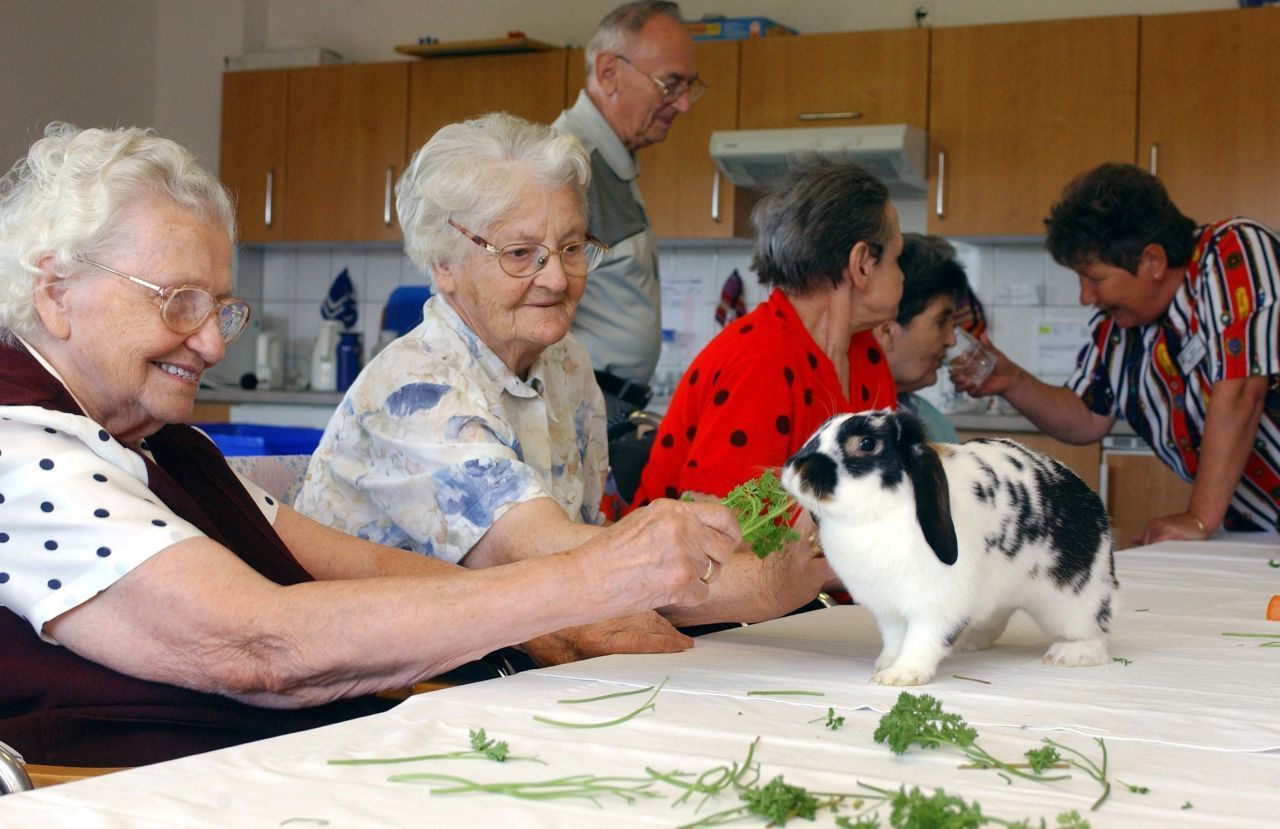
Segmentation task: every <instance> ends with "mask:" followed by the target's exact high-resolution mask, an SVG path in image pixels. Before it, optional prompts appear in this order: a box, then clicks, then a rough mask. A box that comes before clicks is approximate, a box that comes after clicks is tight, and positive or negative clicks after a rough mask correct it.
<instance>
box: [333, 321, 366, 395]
mask: <svg viewBox="0 0 1280 829" xmlns="http://www.w3.org/2000/svg"><path fill="white" fill-rule="evenodd" d="M363 353H364V345H363V343H362V342H361V341H360V332H359V331H343V332H342V336H340V337H339V338H338V391H346V390H347V389H349V388H351V384H352V383H353V382H355V379H356V375H357V374H359V373H360V363H361V359H362V356H363Z"/></svg>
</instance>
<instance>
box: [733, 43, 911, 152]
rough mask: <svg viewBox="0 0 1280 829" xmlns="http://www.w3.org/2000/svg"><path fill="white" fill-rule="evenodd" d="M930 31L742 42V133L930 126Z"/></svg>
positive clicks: (740, 107)
mask: <svg viewBox="0 0 1280 829" xmlns="http://www.w3.org/2000/svg"><path fill="white" fill-rule="evenodd" d="M928 72H929V32H928V30H926V29H898V30H893V31H872V32H841V33H837V34H821V35H797V36H793V37H766V38H760V39H756V40H745V41H743V42H742V71H741V79H742V87H741V92H740V94H739V98H738V99H739V112H738V127H739V129H744V130H746V129H773V128H781V127H805V126H837V125H840V126H843V125H857V124H911V125H912V126H915V127H919V128H920V129H925V128H926V127H927V126H928V94H929V88H928V84H929V79H928Z"/></svg>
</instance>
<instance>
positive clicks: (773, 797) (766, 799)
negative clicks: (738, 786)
mask: <svg viewBox="0 0 1280 829" xmlns="http://www.w3.org/2000/svg"><path fill="white" fill-rule="evenodd" d="M741 797H742V800H743V802H745V803H746V804H747V812H748V813H749V814H753V815H759V816H760V817H763V818H767V819H768V821H769V823H770V824H771V825H772V824H777V825H779V826H781V825H782V824H784V823H786V822H787V819H788V818H793V817H802V818H804V819H806V820H813V818H814V816H816V815H817V814H818V798H816V797H814V796H813V795H811V794H809V792H807V791H805V790H804V789H802V788H801V787H799V786H791V785H788V784H787V783H785V782H783V780H782V775H778V776H777V777H775V778H773V779H772V780H770V781H769V782H768V783H766V784H765V785H764V786H762V787H760V788H751V789H745V790H744V791H743V792H742V795H741Z"/></svg>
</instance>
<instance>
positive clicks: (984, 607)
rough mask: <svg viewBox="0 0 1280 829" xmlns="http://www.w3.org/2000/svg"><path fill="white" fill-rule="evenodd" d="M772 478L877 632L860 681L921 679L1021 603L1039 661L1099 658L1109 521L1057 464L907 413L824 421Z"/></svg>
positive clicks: (1107, 619) (1108, 594) (1108, 612)
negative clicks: (810, 524) (925, 424)
mask: <svg viewBox="0 0 1280 829" xmlns="http://www.w3.org/2000/svg"><path fill="white" fill-rule="evenodd" d="M782 483H783V485H784V486H785V487H786V488H787V490H788V491H789V492H790V493H791V494H793V495H794V496H795V497H796V499H797V500H798V501H799V502H800V504H801V505H802V506H804V507H805V508H807V509H808V510H809V511H810V512H811V513H812V514H813V518H814V520H815V521H816V522H817V523H818V526H819V533H820V537H821V539H822V547H823V550H824V551H825V552H826V555H827V557H828V558H829V559H830V562H831V566H832V568H834V569H835V571H836V573H837V574H838V575H839V576H840V578H841V579H843V580H844V584H845V587H846V588H847V589H848V590H849V592H850V594H851V595H852V596H853V598H854V600H855V601H857V602H858V603H859V604H861V605H863V606H865V607H866V608H867V610H868V611H870V613H871V614H872V616H874V617H875V621H876V624H877V626H878V627H879V628H880V635H881V638H882V639H883V640H884V649H883V650H882V651H881V653H880V657H879V658H878V659H877V660H876V663H875V672H874V673H873V674H872V676H871V681H872V682H877V683H880V684H882V685H922V684H925V683H927V682H929V680H931V679H932V678H933V675H934V672H935V671H936V670H937V667H938V663H939V661H941V660H942V658H943V657H944V656H946V655H947V654H948V653H949V652H950V651H951V649H952V648H953V647H958V648H961V649H965V650H977V649H981V648H985V647H987V646H989V645H990V644H991V643H992V642H994V641H995V640H996V639H997V638H998V637H999V636H1000V634H1001V633H1003V632H1004V629H1005V625H1006V624H1007V623H1008V620H1009V616H1010V614H1012V613H1013V611H1015V610H1018V609H1022V610H1024V611H1026V612H1027V613H1029V614H1030V615H1031V616H1032V617H1033V618H1034V619H1035V620H1036V622H1037V623H1039V625H1040V627H1041V629H1043V630H1044V632H1045V633H1046V634H1048V635H1049V636H1050V637H1052V638H1053V640H1054V644H1053V645H1052V646H1051V647H1050V648H1049V650H1048V652H1047V653H1046V654H1045V655H1044V661H1045V662H1046V663H1048V664H1052V665H1064V666H1079V665H1099V664H1102V663H1104V662H1107V661H1108V659H1109V654H1108V639H1109V631H1110V625H1111V618H1112V615H1113V613H1114V612H1115V609H1116V608H1115V601H1116V590H1117V588H1118V587H1119V585H1118V583H1117V582H1116V578H1115V562H1114V558H1113V545H1112V538H1111V526H1110V522H1109V520H1108V518H1107V513H1106V510H1105V509H1104V508H1103V505H1102V502H1101V500H1100V499H1099V498H1098V496H1097V495H1096V494H1095V493H1094V492H1093V491H1092V490H1090V489H1089V488H1088V487H1087V486H1085V484H1084V482H1083V481H1081V480H1080V479H1079V478H1078V477H1076V476H1075V474H1073V473H1072V472H1071V471H1070V470H1069V469H1067V468H1066V467H1064V466H1063V465H1062V464H1060V463H1058V462H1057V461H1055V460H1053V459H1052V458H1049V457H1046V456H1045V455H1042V454H1040V453H1038V452H1033V451H1032V450H1030V449H1028V448H1026V447H1025V446H1022V445H1021V444H1019V443H1015V442H1013V441H1010V440H999V439H993V440H986V439H983V440H971V441H968V442H966V443H963V444H930V443H928V442H927V441H926V439H925V436H924V430H923V428H922V426H921V424H920V421H918V420H917V419H916V418H915V417H914V416H912V415H910V414H907V413H900V412H892V411H889V410H881V411H875V412H864V413H860V414H854V415H839V416H836V417H833V418H831V419H830V420H828V421H827V422H826V423H825V424H824V425H823V426H822V427H821V428H820V429H819V430H818V431H817V432H815V433H814V435H813V437H812V438H810V439H809V441H808V443H806V444H805V446H804V447H803V448H802V449H801V450H800V451H799V452H797V453H796V454H795V455H794V456H793V457H792V458H791V459H790V460H789V461H787V464H786V467H785V468H784V470H783V474H782Z"/></svg>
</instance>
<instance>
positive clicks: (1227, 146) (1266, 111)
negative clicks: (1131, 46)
mask: <svg viewBox="0 0 1280 829" xmlns="http://www.w3.org/2000/svg"><path fill="white" fill-rule="evenodd" d="M1278 46H1280V8H1275V7H1272V8H1257V9H1232V10H1226V11H1213V12H1200V13H1194V14H1169V15H1160V16H1153V17H1144V18H1142V49H1141V54H1142V70H1141V73H1140V76H1141V78H1142V83H1141V89H1140V93H1139V98H1138V100H1139V107H1138V111H1139V121H1138V154H1139V163H1141V164H1143V165H1144V166H1147V167H1148V168H1150V169H1152V172H1154V173H1155V174H1156V175H1158V176H1159V177H1160V179H1161V180H1162V181H1163V182H1164V183H1165V186H1166V187H1168V189H1169V195H1170V197H1171V198H1172V199H1173V201H1174V203H1175V204H1177V205H1178V207H1179V209H1181V210H1182V212H1183V213H1185V214H1187V215H1188V216H1190V217H1192V218H1193V219H1195V220H1196V221H1198V222H1206V223H1207V222H1212V221H1215V220H1217V219H1221V218H1225V217H1227V216H1234V215H1244V216H1249V217H1250V218H1254V219H1258V220H1260V221H1262V222H1264V223H1266V224H1269V225H1270V226H1271V227H1277V226H1280V184H1278V182H1280V95H1278V94H1277V90H1280V48H1277V47H1278Z"/></svg>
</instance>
